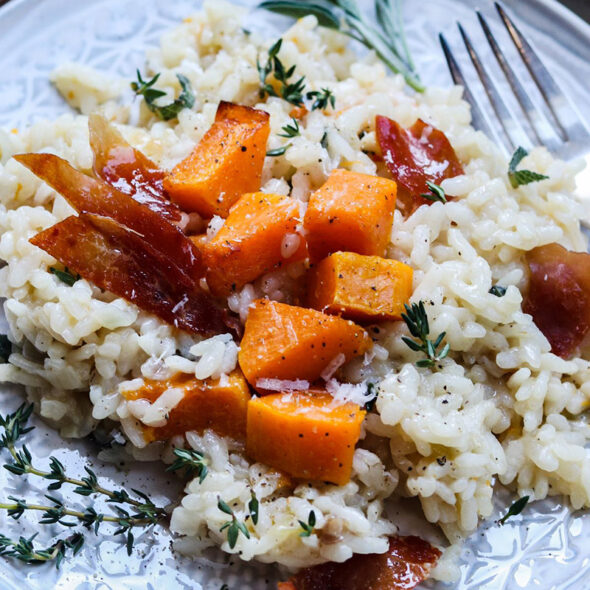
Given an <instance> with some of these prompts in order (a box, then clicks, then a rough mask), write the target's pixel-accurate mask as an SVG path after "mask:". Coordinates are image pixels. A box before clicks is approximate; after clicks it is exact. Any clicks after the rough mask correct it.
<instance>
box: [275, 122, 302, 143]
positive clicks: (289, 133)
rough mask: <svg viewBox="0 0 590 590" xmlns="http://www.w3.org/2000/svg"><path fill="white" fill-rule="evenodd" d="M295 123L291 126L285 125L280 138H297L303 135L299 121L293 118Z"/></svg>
mask: <svg viewBox="0 0 590 590" xmlns="http://www.w3.org/2000/svg"><path fill="white" fill-rule="evenodd" d="M292 121H293V123H292V124H289V123H287V125H284V126H283V128H282V130H283V133H279V134H278V136H279V137H287V138H288V137H297V136H298V135H301V129H299V122H298V121H297V119H295V118H293V119H292Z"/></svg>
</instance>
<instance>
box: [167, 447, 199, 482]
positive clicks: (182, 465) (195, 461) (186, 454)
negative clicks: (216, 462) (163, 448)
mask: <svg viewBox="0 0 590 590" xmlns="http://www.w3.org/2000/svg"><path fill="white" fill-rule="evenodd" d="M174 455H175V456H176V461H174V463H172V465H169V466H168V467H167V468H166V471H179V470H181V469H184V470H185V474H186V476H187V477H189V478H190V477H193V475H195V473H196V474H197V475H198V476H199V483H203V481H204V479H205V478H206V477H207V473H208V468H207V459H205V456H204V455H203V453H199V451H195V450H193V449H178V448H176V449H174Z"/></svg>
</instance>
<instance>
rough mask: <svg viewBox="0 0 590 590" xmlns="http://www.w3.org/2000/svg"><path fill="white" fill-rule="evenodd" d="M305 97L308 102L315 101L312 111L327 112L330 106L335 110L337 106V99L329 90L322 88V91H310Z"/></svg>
mask: <svg viewBox="0 0 590 590" xmlns="http://www.w3.org/2000/svg"><path fill="white" fill-rule="evenodd" d="M305 97H306V98H307V99H308V100H311V99H314V100H313V103H312V105H311V110H312V111H316V110H319V111H325V110H326V109H327V108H328V106H331V107H332V108H334V107H335V106H336V97H335V96H334V93H333V92H332V91H331V90H330V89H329V88H322V89H321V90H310V91H309V92H308V93H307V94H306V95H305Z"/></svg>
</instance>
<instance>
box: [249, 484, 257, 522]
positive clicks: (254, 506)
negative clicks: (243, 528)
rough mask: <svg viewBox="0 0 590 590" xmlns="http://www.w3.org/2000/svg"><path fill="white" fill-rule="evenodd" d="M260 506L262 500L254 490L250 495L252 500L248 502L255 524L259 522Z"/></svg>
mask: <svg viewBox="0 0 590 590" xmlns="http://www.w3.org/2000/svg"><path fill="white" fill-rule="evenodd" d="M259 508H260V502H259V501H258V498H257V497H256V494H255V493H254V490H252V492H251V495H250V501H249V502H248V510H249V511H250V518H251V519H252V522H253V523H254V524H258V510H259Z"/></svg>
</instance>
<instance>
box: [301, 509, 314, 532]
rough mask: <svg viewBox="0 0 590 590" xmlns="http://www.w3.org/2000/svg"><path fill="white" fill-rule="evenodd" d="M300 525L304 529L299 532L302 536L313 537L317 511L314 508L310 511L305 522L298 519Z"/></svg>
mask: <svg viewBox="0 0 590 590" xmlns="http://www.w3.org/2000/svg"><path fill="white" fill-rule="evenodd" d="M297 522H298V523H299V526H300V527H301V528H302V529H303V531H302V532H301V533H299V536H300V537H311V534H312V533H313V529H314V527H315V523H316V520H315V512H314V511H313V510H310V511H309V516H308V517H307V522H303V521H302V520H298V521H297Z"/></svg>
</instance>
